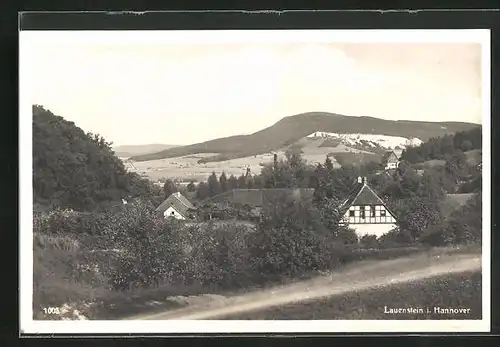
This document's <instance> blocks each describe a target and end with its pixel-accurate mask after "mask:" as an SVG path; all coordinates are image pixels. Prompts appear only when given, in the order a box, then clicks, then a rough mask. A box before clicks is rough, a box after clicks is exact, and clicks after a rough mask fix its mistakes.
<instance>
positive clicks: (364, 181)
mask: <svg viewBox="0 0 500 347" xmlns="http://www.w3.org/2000/svg"><path fill="white" fill-rule="evenodd" d="M367 182H368V180H367V179H366V177H363V184H365V185H366V184H367Z"/></svg>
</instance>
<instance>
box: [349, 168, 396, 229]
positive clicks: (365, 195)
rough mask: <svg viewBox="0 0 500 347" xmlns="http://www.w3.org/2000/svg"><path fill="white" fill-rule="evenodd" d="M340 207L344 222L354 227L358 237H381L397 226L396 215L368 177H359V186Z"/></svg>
mask: <svg viewBox="0 0 500 347" xmlns="http://www.w3.org/2000/svg"><path fill="white" fill-rule="evenodd" d="M340 207H341V210H342V211H344V216H343V219H342V223H343V224H347V225H349V228H351V229H354V230H355V232H356V234H357V235H358V237H363V236H364V235H375V236H376V237H380V236H382V235H384V234H387V233H388V232H390V231H391V230H393V229H394V228H396V227H397V225H396V217H395V216H394V214H393V213H392V212H390V211H389V210H388V209H387V206H386V205H385V203H384V201H383V200H382V199H381V198H380V197H379V196H378V195H377V194H376V193H375V192H374V191H373V189H372V188H370V186H368V184H367V182H366V177H364V178H361V177H359V178H358V188H357V189H356V191H355V192H354V193H353V194H352V195H351V196H350V197H349V198H348V199H346V200H345V201H344V202H343V203H342V204H341V206H340Z"/></svg>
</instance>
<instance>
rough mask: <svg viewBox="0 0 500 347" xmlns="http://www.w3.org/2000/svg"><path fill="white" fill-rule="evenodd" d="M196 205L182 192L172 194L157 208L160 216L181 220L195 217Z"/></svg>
mask: <svg viewBox="0 0 500 347" xmlns="http://www.w3.org/2000/svg"><path fill="white" fill-rule="evenodd" d="M194 210H195V207H194V205H193V204H192V203H191V202H190V201H189V200H188V199H187V198H186V197H185V196H184V195H182V194H181V193H179V192H176V193H173V194H171V195H170V196H169V197H168V198H166V199H165V201H163V202H162V203H161V204H160V206H158V207H157V208H156V213H157V215H158V216H160V217H163V218H175V219H179V220H187V219H193V218H194V217H195V216H194V212H193V211H194Z"/></svg>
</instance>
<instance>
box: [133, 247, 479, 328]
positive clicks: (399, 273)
mask: <svg viewBox="0 0 500 347" xmlns="http://www.w3.org/2000/svg"><path fill="white" fill-rule="evenodd" d="M480 268H481V255H478V254H450V255H434V256H429V255H418V256H413V257H406V258H400V259H395V260H384V261H378V262H376V261H372V262H368V263H364V264H357V265H356V266H348V267H346V268H345V269H343V270H340V271H336V272H334V273H332V274H330V275H326V276H321V277H319V278H315V279H312V280H308V281H305V282H302V283H297V284H291V285H285V286H278V287H274V288H272V289H267V290H263V291H258V292H253V293H248V294H244V295H239V296H233V297H224V296H220V295H218V296H213V297H212V298H211V297H207V298H206V300H205V301H206V302H203V303H200V302H199V300H198V302H197V303H196V304H194V305H189V306H187V307H184V308H181V309H176V310H170V311H166V312H162V313H156V314H150V315H141V316H135V317H131V318H128V319H133V320H136V319H141V320H144V319H149V320H167V319H187V320H193V319H215V318H218V317H224V316H228V315H233V314H238V313H244V312H248V311H253V310H261V309H266V308H270V307H274V306H280V305H284V304H290V303H294V302H305V301H312V300H315V299H318V298H322V297H327V296H331V295H336V294H342V293H347V292H353V291H360V290H366V289H370V288H376V287H380V286H387V285H391V284H397V283H403V282H412V281H418V280H422V279H426V278H430V277H433V276H439V275H445V274H449V273H460V272H465V271H470V270H476V269H480ZM202 301H203V300H202Z"/></svg>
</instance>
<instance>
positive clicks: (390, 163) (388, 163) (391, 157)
mask: <svg viewBox="0 0 500 347" xmlns="http://www.w3.org/2000/svg"><path fill="white" fill-rule="evenodd" d="M400 157H401V154H399V152H397V151H396V150H392V151H387V152H386V153H385V155H384V157H383V158H382V163H383V164H384V165H385V169H386V170H394V169H396V168H397V167H398V165H399V158H400Z"/></svg>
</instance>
